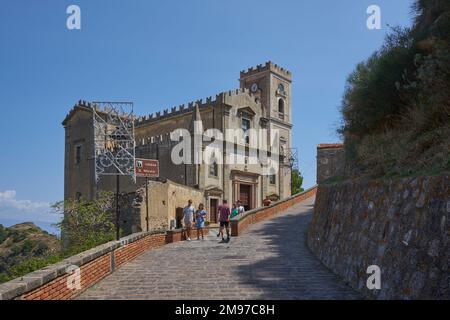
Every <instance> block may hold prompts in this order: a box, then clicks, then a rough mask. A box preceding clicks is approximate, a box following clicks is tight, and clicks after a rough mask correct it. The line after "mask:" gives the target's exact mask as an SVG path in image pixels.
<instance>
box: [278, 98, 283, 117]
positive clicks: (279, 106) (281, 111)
mask: <svg viewBox="0 0 450 320" xmlns="http://www.w3.org/2000/svg"><path fill="white" fill-rule="evenodd" d="M278 115H279V118H280V119H284V100H283V99H279V100H278Z"/></svg>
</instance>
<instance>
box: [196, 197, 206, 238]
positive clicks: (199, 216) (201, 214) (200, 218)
mask: <svg viewBox="0 0 450 320" xmlns="http://www.w3.org/2000/svg"><path fill="white" fill-rule="evenodd" d="M207 214H208V213H207V212H206V210H204V206H203V203H200V204H199V205H198V210H197V211H195V224H196V227H197V240H200V234H201V235H202V240H204V239H205V238H204V236H203V228H204V227H205V218H206V215H207Z"/></svg>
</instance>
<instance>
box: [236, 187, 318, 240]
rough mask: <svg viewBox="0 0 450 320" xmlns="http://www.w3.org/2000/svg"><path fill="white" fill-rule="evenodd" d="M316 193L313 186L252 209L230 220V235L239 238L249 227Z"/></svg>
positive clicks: (315, 188)
mask: <svg viewBox="0 0 450 320" xmlns="http://www.w3.org/2000/svg"><path fill="white" fill-rule="evenodd" d="M316 191H317V187H316V186H314V187H312V188H310V189H308V190H306V191H304V192H301V193H298V194H296V195H293V196H291V197H289V198H286V199H283V200H281V201H277V202H275V203H273V204H271V205H270V206H267V207H261V208H257V209H253V210H250V211H247V212H244V213H241V214H239V215H237V216H236V217H234V218H233V219H231V235H232V236H239V235H240V234H242V232H244V231H245V230H246V229H247V228H248V227H249V226H250V225H252V224H254V223H257V222H260V221H263V220H266V219H270V218H272V217H274V216H276V215H277V214H279V213H280V212H283V211H284V210H286V209H287V208H289V207H292V206H293V205H296V204H297V203H300V202H302V201H304V200H306V199H308V198H311V197H313V196H314V195H315V194H316Z"/></svg>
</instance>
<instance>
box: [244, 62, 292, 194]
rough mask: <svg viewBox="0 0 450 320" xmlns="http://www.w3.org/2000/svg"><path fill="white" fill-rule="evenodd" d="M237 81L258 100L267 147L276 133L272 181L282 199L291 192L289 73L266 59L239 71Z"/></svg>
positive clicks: (290, 82) (290, 78) (290, 80)
mask: <svg viewBox="0 0 450 320" xmlns="http://www.w3.org/2000/svg"><path fill="white" fill-rule="evenodd" d="M239 81H240V88H241V89H244V88H246V89H249V90H250V92H251V93H252V94H254V95H255V96H256V97H257V99H259V100H260V102H261V107H262V110H261V116H262V117H263V118H265V120H266V122H267V129H268V134H269V135H268V145H269V146H270V145H273V144H272V143H271V141H270V135H271V133H272V132H275V131H277V132H278V135H279V148H278V150H271V151H272V152H276V153H279V154H280V163H279V164H280V165H279V168H278V172H276V182H275V184H276V186H277V189H278V190H277V191H278V192H277V193H278V196H279V197H280V198H281V199H283V198H285V197H287V196H290V195H291V169H292V165H291V164H290V163H289V158H290V156H289V154H290V153H291V151H292V145H291V130H292V106H291V84H292V74H291V72H290V71H288V70H286V69H284V68H282V67H280V66H278V65H277V64H274V63H273V62H271V61H268V62H266V63H265V64H264V65H257V66H256V67H252V68H249V69H247V70H246V71H241V73H240V79H239ZM272 179H273V177H272ZM272 181H273V180H272ZM269 185H270V183H269Z"/></svg>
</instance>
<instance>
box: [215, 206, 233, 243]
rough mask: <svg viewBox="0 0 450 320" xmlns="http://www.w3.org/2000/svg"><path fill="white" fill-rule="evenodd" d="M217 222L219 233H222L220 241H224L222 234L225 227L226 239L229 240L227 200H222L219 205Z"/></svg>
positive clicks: (228, 208) (229, 213)
mask: <svg viewBox="0 0 450 320" xmlns="http://www.w3.org/2000/svg"><path fill="white" fill-rule="evenodd" d="M218 211H219V223H220V230H219V234H220V235H222V241H223V242H225V239H224V235H223V229H226V231H227V240H226V241H230V215H231V212H230V207H229V206H228V201H227V200H223V203H222V204H221V205H220V206H219V210H218Z"/></svg>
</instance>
